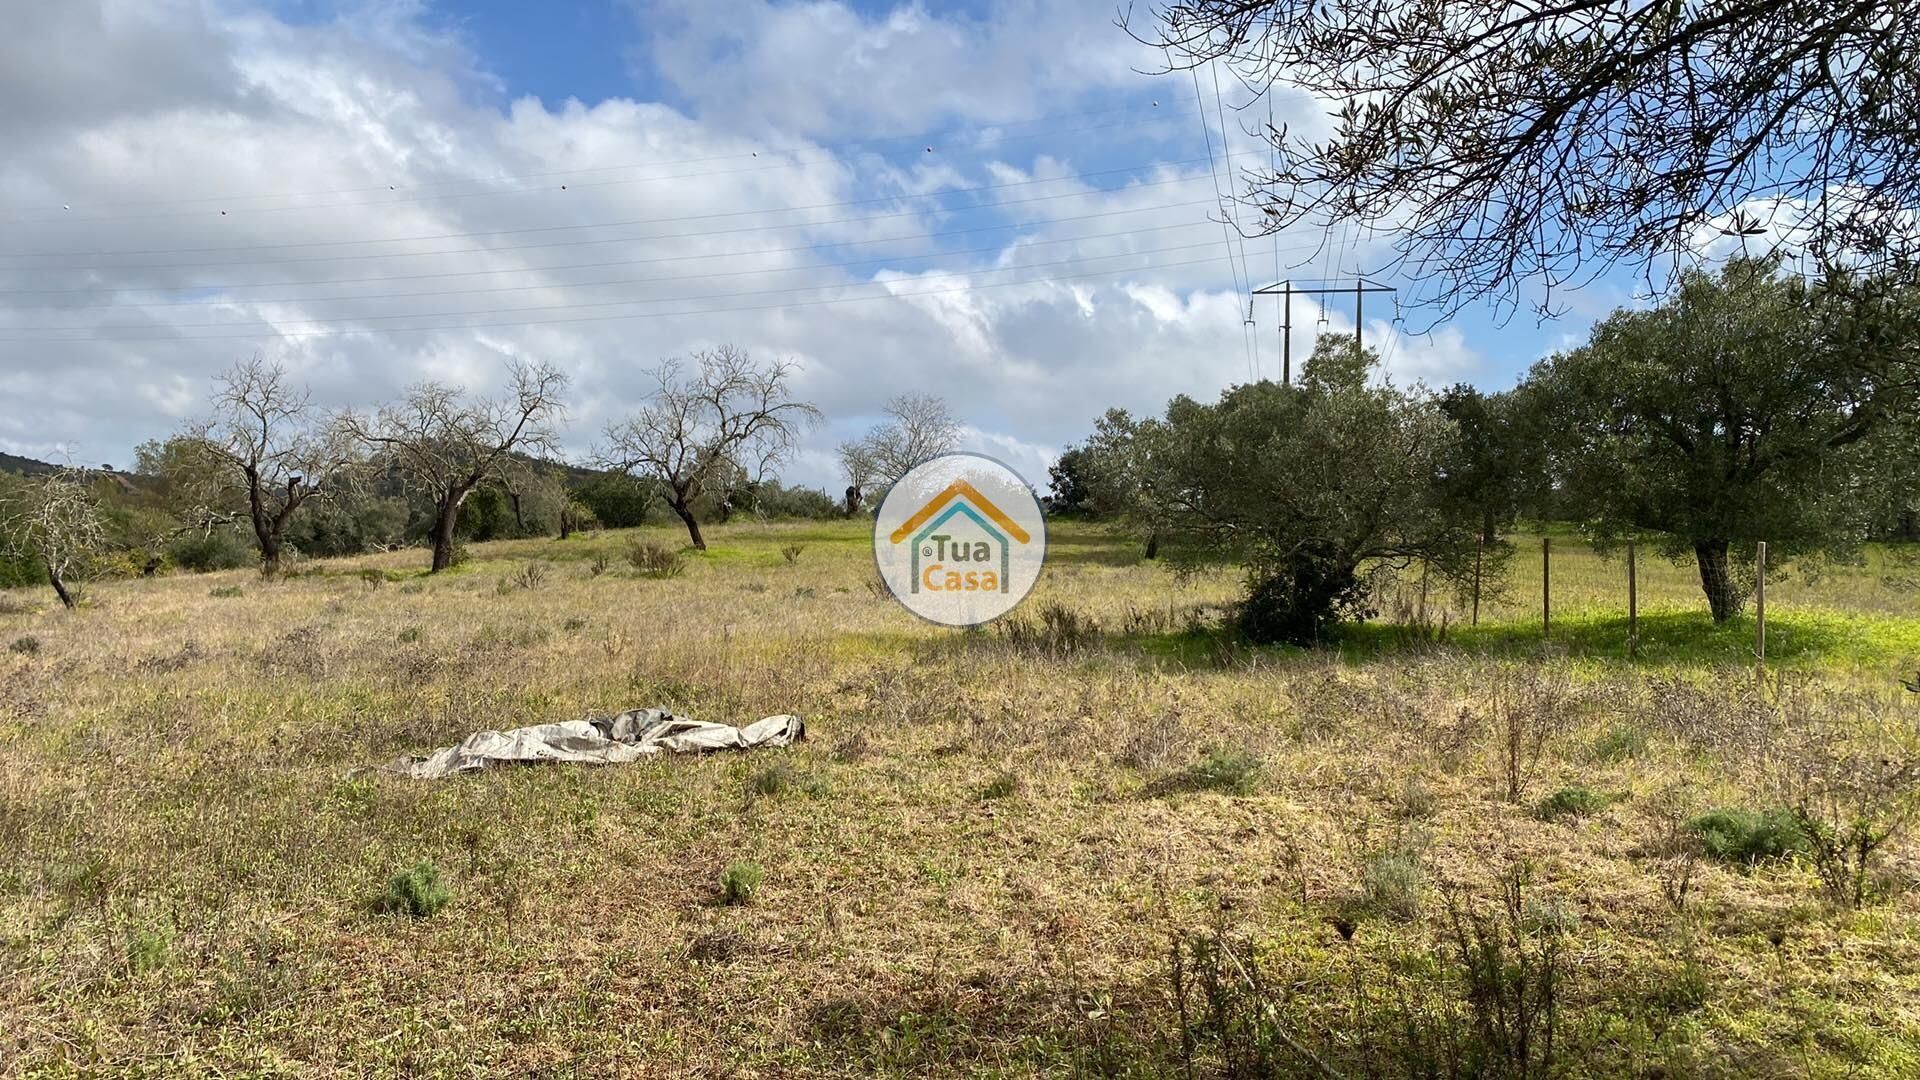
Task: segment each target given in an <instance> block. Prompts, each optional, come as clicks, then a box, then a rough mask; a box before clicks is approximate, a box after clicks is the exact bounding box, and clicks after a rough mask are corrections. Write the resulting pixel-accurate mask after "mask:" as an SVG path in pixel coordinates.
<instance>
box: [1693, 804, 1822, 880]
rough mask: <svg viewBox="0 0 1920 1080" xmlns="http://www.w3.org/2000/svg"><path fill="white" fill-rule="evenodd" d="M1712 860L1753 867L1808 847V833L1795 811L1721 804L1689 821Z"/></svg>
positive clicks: (1703, 848)
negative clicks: (1804, 830) (1754, 808)
mask: <svg viewBox="0 0 1920 1080" xmlns="http://www.w3.org/2000/svg"><path fill="white" fill-rule="evenodd" d="M1687 828H1688V829H1689V830H1690V831H1691V832H1692V833H1693V834H1694V835H1695V836H1697V837H1699V838H1700V844H1701V848H1702V850H1703V851H1704V853H1705V854H1706V855H1707V856H1708V857H1709V858H1712V859H1717V860H1719V861H1721V862H1729V863H1740V864H1744V865H1747V866H1752V865H1754V864H1756V863H1761V862H1766V861H1770V860H1776V859H1784V858H1787V857H1788V856H1791V855H1794V854H1797V853H1799V852H1802V851H1804V850H1806V846H1807V838H1806V834H1805V833H1804V832H1802V831H1801V828H1800V824H1799V822H1798V821H1797V820H1795V818H1794V815H1793V813H1792V812H1791V811H1788V810H1780V809H1772V810H1749V809H1745V808H1743V807H1720V808H1717V809H1713V810H1709V811H1707V812H1706V813H1704V814H1701V815H1699V816H1698V817H1695V818H1693V819H1692V820H1690V821H1688V822H1687Z"/></svg>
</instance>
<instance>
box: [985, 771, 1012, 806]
mask: <svg viewBox="0 0 1920 1080" xmlns="http://www.w3.org/2000/svg"><path fill="white" fill-rule="evenodd" d="M1018 794H1020V778H1019V777H1017V776H1015V775H1013V774H1012V773H1010V772H1003V773H1000V774H998V775H996V776H995V777H994V778H993V779H991V780H989V781H987V782H986V783H985V784H984V785H982V786H981V788H980V801H981V802H989V801H991V800H994V799H1008V798H1012V797H1013V796H1015V795H1018Z"/></svg>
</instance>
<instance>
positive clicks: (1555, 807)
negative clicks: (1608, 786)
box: [1534, 784, 1613, 821]
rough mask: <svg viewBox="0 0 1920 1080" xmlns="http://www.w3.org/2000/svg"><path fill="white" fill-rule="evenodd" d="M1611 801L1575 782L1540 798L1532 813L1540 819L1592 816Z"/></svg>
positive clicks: (1553, 819) (1550, 819)
mask: <svg viewBox="0 0 1920 1080" xmlns="http://www.w3.org/2000/svg"><path fill="white" fill-rule="evenodd" d="M1612 801H1613V800H1612V799H1609V798H1608V797H1607V796H1605V795H1602V794H1601V793H1600V792H1598V791H1595V790H1593V789H1592V788H1589V787H1583V786H1581V785H1579V784H1575V785H1573V786H1572V787H1563V788H1561V789H1560V790H1559V791H1556V792H1554V793H1553V794H1551V795H1549V796H1547V797H1546V798H1544V799H1542V800H1540V805H1539V806H1538V807H1535V808H1534V815H1535V816H1536V817H1538V818H1539V819H1540V820H1542V821H1559V820H1561V819H1563V818H1584V817H1592V816H1593V815H1595V814H1597V813H1599V812H1600V811H1602V810H1605V809H1606V808H1607V806H1608V804H1610V803H1611V802H1612Z"/></svg>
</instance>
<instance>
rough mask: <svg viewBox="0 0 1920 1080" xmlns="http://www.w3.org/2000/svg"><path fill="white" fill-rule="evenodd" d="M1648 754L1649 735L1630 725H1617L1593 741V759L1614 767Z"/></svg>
mask: <svg viewBox="0 0 1920 1080" xmlns="http://www.w3.org/2000/svg"><path fill="white" fill-rule="evenodd" d="M1646 752H1647V733H1646V732H1644V731H1641V730H1640V729H1639V728H1637V727H1633V726H1632V725H1629V724H1615V725H1613V726H1612V727H1609V728H1608V729H1607V730H1605V731H1603V732H1601V733H1600V734H1599V736H1598V737H1597V738H1595V739H1594V740H1593V747H1592V753H1593V759H1594V760H1595V761H1598V762H1600V763H1602V764H1605V765H1614V764H1618V763H1619V762H1622V761H1626V760H1627V759H1629V758H1637V757H1639V756H1640V755H1641V754H1644V753H1646Z"/></svg>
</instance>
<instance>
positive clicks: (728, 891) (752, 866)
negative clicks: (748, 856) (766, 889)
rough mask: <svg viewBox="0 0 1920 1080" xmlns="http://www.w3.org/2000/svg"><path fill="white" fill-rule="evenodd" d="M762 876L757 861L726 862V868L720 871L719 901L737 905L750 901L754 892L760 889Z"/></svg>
mask: <svg viewBox="0 0 1920 1080" xmlns="http://www.w3.org/2000/svg"><path fill="white" fill-rule="evenodd" d="M763 876H764V875H763V873H762V872H761V870H760V864H759V863H755V862H745V861H736V862H731V863H728V864H727V868H726V869H725V870H722V871H721V872H720V902H721V903H723V904H729V905H737V904H745V903H747V902H749V901H751V900H752V899H753V896H754V894H755V893H757V892H759V891H760V881H761V878H762V877H763Z"/></svg>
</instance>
